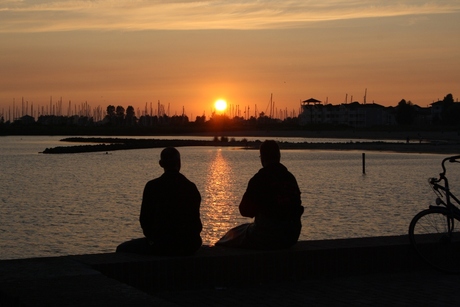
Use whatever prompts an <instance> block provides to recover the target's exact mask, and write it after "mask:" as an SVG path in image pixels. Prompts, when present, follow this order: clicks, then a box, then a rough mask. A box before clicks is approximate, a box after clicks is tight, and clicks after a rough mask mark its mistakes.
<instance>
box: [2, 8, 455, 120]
mask: <svg viewBox="0 0 460 307" xmlns="http://www.w3.org/2000/svg"><path fill="white" fill-rule="evenodd" d="M458 20H460V1H451V0H449V1H417V0H411V1H392V0H390V1H364V0H363V1H231V2H230V1H143V0H138V1H135V0H134V1H127V0H126V1H123V0H118V1H111V0H105V1H40V0H38V1H21V0H0V41H1V44H0V115H1V114H3V115H5V114H6V113H8V112H9V113H11V108H12V103H13V101H15V102H16V104H15V105H16V107H17V106H18V104H19V101H21V100H23V99H24V100H26V101H28V102H29V104H34V105H35V106H38V105H41V106H43V105H48V104H49V100H50V97H51V96H52V97H53V99H54V101H56V100H58V99H60V97H62V100H63V101H64V102H65V103H67V102H69V101H72V103H73V104H82V103H88V104H90V105H91V106H92V107H97V106H100V107H102V108H103V109H105V108H106V106H107V105H109V104H113V105H122V106H124V107H125V108H126V107H127V106H128V105H132V106H134V108H135V109H136V111H137V110H140V111H144V110H145V105H146V104H152V103H153V104H155V105H156V104H157V103H158V102H160V103H161V104H164V105H170V108H171V110H172V111H171V113H172V114H173V112H178V113H181V112H182V110H185V112H186V114H187V115H188V116H189V117H191V120H194V118H195V117H196V116H201V115H207V116H208V117H209V116H210V115H211V110H212V108H213V103H214V102H215V101H216V99H218V98H220V97H222V98H223V99H225V100H226V101H227V103H228V106H229V109H230V110H235V108H236V106H238V109H239V110H244V109H245V108H246V107H247V108H249V109H250V110H251V111H250V112H248V113H246V115H248V114H249V115H255V112H258V113H260V112H264V111H265V110H266V108H267V105H268V103H269V99H270V96H271V94H273V99H274V101H275V103H276V108H278V109H279V110H285V113H289V114H294V115H295V114H296V113H298V111H299V105H300V101H302V100H304V99H307V98H310V97H315V98H317V99H319V100H321V101H322V102H323V103H325V102H328V103H332V104H340V103H344V102H346V101H345V100H346V99H348V100H350V101H351V98H352V97H353V100H356V101H359V102H363V98H364V97H363V96H364V92H365V90H366V89H367V102H368V103H369V102H375V103H379V104H382V105H386V106H390V105H393V106H394V105H396V104H397V103H398V102H399V101H400V100H401V99H406V100H410V101H412V102H413V103H415V104H419V105H420V106H427V105H429V103H431V102H433V101H435V100H437V99H442V98H443V97H444V96H445V95H447V94H448V93H452V94H453V96H454V99H456V98H457V97H458V96H459V93H460V85H459V82H458V81H457V79H458V72H459V71H460V51H459V50H460V40H458V33H460V23H459V22H458ZM348 102H349V101H348ZM36 108H37V107H36ZM21 112H22V111H21ZM242 112H243V111H242ZM172 114H170V115H172ZM136 115H141V114H136ZM239 115H241V116H243V115H244V114H239Z"/></svg>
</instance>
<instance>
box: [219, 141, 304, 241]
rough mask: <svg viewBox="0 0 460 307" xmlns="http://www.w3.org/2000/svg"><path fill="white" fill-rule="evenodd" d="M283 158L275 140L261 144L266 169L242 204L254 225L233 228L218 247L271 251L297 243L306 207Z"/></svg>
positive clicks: (251, 183) (250, 186)
mask: <svg viewBox="0 0 460 307" xmlns="http://www.w3.org/2000/svg"><path fill="white" fill-rule="evenodd" d="M280 157H281V154H280V149H279V147H278V144H277V143H276V142H275V141H270V140H267V141H265V142H263V143H262V145H261V146H260V159H261V163H262V166H263V167H262V168H261V169H260V170H259V172H258V173H257V174H255V175H254V176H253V177H252V178H251V179H250V180H249V183H248V186H247V189H246V192H245V193H244V195H243V199H242V200H241V203H240V205H239V210H240V213H241V215H242V216H245V217H251V218H254V222H253V223H248V224H243V225H240V226H237V227H235V228H233V229H230V230H229V231H228V232H227V233H226V234H225V235H224V236H223V237H222V238H221V239H220V240H219V241H218V242H217V243H216V245H221V246H230V247H240V248H250V249H264V250H270V249H283V248H289V247H290V246H292V245H294V244H295V243H296V242H297V240H298V239H299V235H300V230H301V228H302V224H301V221H300V218H301V216H302V214H303V211H304V208H303V207H302V206H301V199H300V189H299V186H298V184H297V181H296V179H295V177H294V175H292V174H291V173H290V172H289V171H288V170H287V168H286V167H285V166H284V165H283V164H281V163H280Z"/></svg>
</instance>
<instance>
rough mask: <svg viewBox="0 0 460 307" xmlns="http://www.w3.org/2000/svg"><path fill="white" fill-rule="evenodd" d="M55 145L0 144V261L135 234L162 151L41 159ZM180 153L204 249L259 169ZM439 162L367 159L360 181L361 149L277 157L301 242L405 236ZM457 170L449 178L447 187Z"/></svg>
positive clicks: (379, 155)
mask: <svg viewBox="0 0 460 307" xmlns="http://www.w3.org/2000/svg"><path fill="white" fill-rule="evenodd" d="M60 139H61V137H56V136H7V137H1V138H0V161H1V163H0V167H1V175H0V259H14V258H29V257H42V256H61V255H69V254H89V253H103V252H113V251H114V249H115V248H116V246H117V245H118V244H119V243H121V242H123V241H125V240H128V239H131V238H137V237H141V236H142V231H141V228H140V226H139V222H138V218H139V210H140V203H141V198H142V191H143V188H144V185H145V183H146V182H147V181H148V180H150V179H152V178H154V177H158V176H160V175H161V173H162V169H161V168H160V167H159V165H158V160H159V154H160V151H161V149H159V148H158V149H142V150H124V151H114V152H111V153H109V154H105V153H84V154H68V155H44V154H39V152H40V151H43V150H44V149H45V148H47V147H55V146H62V145H66V144H63V143H62V142H59V140H60ZM208 139H209V138H208ZM236 139H240V138H236ZM248 139H250V138H248ZM259 139H260V138H259ZM282 140H289V139H287V138H283V139H282ZM293 141H296V140H295V139H293ZM302 141H305V140H304V139H303V140H302ZM310 141H311V140H310ZM179 150H180V152H181V154H182V170H181V171H182V173H183V174H184V175H186V176H187V177H188V178H189V179H190V180H192V181H193V182H195V183H196V185H197V187H198V189H199V190H200V192H201V196H202V204H201V218H202V221H203V224H204V229H203V232H202V237H203V241H204V243H205V244H210V245H212V244H213V243H215V242H216V241H217V240H218V239H219V238H220V236H222V235H223V234H224V233H225V232H226V231H227V230H228V229H229V228H231V227H233V226H235V225H238V224H241V223H245V222H250V221H251V219H248V218H244V217H241V216H240V215H239V211H238V204H239V201H240V200H241V197H242V195H243V193H244V191H245V189H246V184H247V182H248V180H249V179H250V178H251V177H252V175H253V174H255V173H256V172H257V171H258V170H259V168H260V167H261V166H260V161H259V153H258V152H257V151H255V150H243V149H239V148H227V147H225V148H219V147H182V148H179ZM444 157H445V156H444V155H436V154H398V153H386V152H367V153H366V174H362V152H357V151H313V150H285V151H282V163H283V164H285V165H286V166H287V167H288V168H289V169H290V170H291V172H292V173H293V174H294V175H295V176H296V178H297V180H298V183H299V186H300V188H301V192H302V202H303V205H304V206H305V213H304V215H303V218H302V220H303V229H302V234H301V237H300V239H301V240H316V239H334V238H350V237H367V236H380V235H400V234H406V233H407V228H408V224H409V222H410V219H411V218H412V216H413V215H415V213H416V212H418V211H420V210H421V209H423V208H425V207H427V206H428V204H430V203H432V201H433V200H434V194H433V193H432V192H431V191H430V188H429V186H428V184H427V178H428V177H435V176H437V174H438V173H439V172H440V170H441V169H440V162H441V160H442V158H444ZM449 166H451V165H449ZM449 170H451V171H450V172H449ZM458 170H459V168H458V167H457V168H455V167H452V168H450V169H448V173H447V174H448V178H449V179H450V180H451V182H452V183H451V184H452V186H453V187H454V188H455V187H456V183H458V182H460V174H459V172H458ZM454 191H455V189H454Z"/></svg>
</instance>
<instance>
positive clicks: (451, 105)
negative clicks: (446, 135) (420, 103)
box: [441, 94, 460, 125]
mask: <svg viewBox="0 0 460 307" xmlns="http://www.w3.org/2000/svg"><path fill="white" fill-rule="evenodd" d="M441 117H442V123H443V124H444V125H455V124H458V119H459V118H460V104H459V103H455V102H454V97H453V96H452V94H447V95H446V97H444V99H443V101H442V112H441Z"/></svg>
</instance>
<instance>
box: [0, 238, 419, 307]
mask: <svg viewBox="0 0 460 307" xmlns="http://www.w3.org/2000/svg"><path fill="white" fill-rule="evenodd" d="M424 267H426V265H425V264H423V263H421V261H420V260H419V259H418V257H417V255H416V254H415V252H413V250H412V248H411V247H410V244H409V239H408V237H407V235H405V236H392V237H374V238H359V239H340V240H322V241H301V242H298V243H297V245H296V246H295V247H293V248H291V249H289V250H281V251H250V250H240V249H231V248H223V247H206V246H205V247H203V248H202V249H201V250H199V251H198V253H197V254H196V255H194V256H189V257H153V256H142V255H135V254H119V253H118V254H117V253H106V254H94V255H73V256H65V257H56V258H34V259H19V260H4V261H0V305H1V306H62V305H68V303H69V302H70V301H71V302H73V303H74V304H73V305H80V304H77V303H81V305H85V306H89V305H98V306H100V305H124V303H126V304H131V305H152V304H160V303H161V304H162V305H167V302H160V301H161V300H160V299H158V298H155V297H154V296H152V295H151V294H155V293H158V292H162V291H177V290H179V291H181V290H195V289H203V288H219V287H228V286H235V285H244V284H248V283H251V284H255V283H256V284H257V283H264V282H273V281H274V282H282V281H296V280H305V279H308V278H323V277H339V276H347V275H360V274H371V273H380V272H385V273H388V272H407V271H413V270H417V269H419V268H424ZM148 294H150V295H148ZM111 303H113V304H111Z"/></svg>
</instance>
